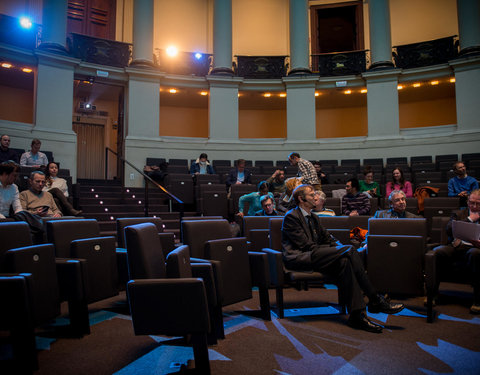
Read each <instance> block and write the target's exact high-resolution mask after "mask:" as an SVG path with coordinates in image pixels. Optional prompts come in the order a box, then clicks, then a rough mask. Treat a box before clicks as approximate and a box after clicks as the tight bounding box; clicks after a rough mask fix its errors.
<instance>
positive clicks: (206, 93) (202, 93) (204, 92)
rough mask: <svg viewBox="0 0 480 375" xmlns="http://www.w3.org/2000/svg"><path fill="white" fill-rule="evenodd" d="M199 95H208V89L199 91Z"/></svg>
mask: <svg viewBox="0 0 480 375" xmlns="http://www.w3.org/2000/svg"><path fill="white" fill-rule="evenodd" d="M200 95H202V96H207V95H208V91H202V92H200Z"/></svg>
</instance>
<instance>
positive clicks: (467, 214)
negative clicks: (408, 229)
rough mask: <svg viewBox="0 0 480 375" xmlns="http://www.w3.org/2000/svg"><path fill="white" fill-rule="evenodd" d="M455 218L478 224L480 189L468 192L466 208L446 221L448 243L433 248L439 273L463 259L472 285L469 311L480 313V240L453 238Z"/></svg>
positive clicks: (447, 271) (447, 270) (444, 272)
mask: <svg viewBox="0 0 480 375" xmlns="http://www.w3.org/2000/svg"><path fill="white" fill-rule="evenodd" d="M455 220H458V221H465V222H470V223H475V224H477V225H478V224H480V189H476V190H473V191H472V192H471V193H470V195H469V196H468V201H467V208H466V209H463V210H461V211H460V212H459V213H454V214H453V215H452V217H451V219H450V221H449V222H448V225H447V234H448V240H449V244H448V245H444V246H438V247H436V248H435V249H434V251H435V255H436V258H437V267H438V270H439V272H440V274H448V273H449V270H450V268H451V265H452V263H454V262H456V261H459V260H464V261H465V262H466V263H467V265H468V269H469V271H470V276H471V282H472V285H473V304H472V307H470V312H471V313H473V314H480V240H479V239H478V238H473V239H471V240H469V241H468V242H467V241H463V240H461V239H459V238H454V237H453V230H452V226H453V224H452V223H453V221H455ZM437 288H438V285H437Z"/></svg>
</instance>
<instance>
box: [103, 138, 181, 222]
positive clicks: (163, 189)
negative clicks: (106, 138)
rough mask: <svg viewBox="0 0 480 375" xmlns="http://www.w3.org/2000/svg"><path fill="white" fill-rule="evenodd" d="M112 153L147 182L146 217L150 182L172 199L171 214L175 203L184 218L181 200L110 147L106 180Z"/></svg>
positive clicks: (107, 148)
mask: <svg viewBox="0 0 480 375" xmlns="http://www.w3.org/2000/svg"><path fill="white" fill-rule="evenodd" d="M109 152H111V153H112V154H114V155H115V156H116V157H117V158H118V159H119V160H121V161H122V163H124V164H128V165H129V166H130V167H132V168H133V169H135V170H136V171H137V172H138V173H139V174H141V175H142V176H143V178H144V180H145V199H144V212H145V217H147V216H148V181H150V182H151V183H152V184H153V185H154V186H156V187H157V188H158V189H160V190H161V191H163V192H164V193H165V194H167V196H168V197H169V198H170V212H172V201H175V202H176V203H177V204H178V205H179V207H180V219H181V218H182V217H183V212H184V205H185V204H184V203H183V201H182V200H181V199H179V198H177V197H176V196H175V195H173V194H172V193H170V192H169V191H168V190H167V189H165V188H164V187H163V186H162V185H160V184H159V183H158V182H156V181H154V180H153V179H152V178H151V177H150V176H148V175H146V174H145V173H144V172H143V171H142V170H141V169H139V168H137V167H136V166H134V165H133V164H132V163H130V162H129V161H128V160H126V159H125V158H123V157H122V156H120V155H118V154H117V153H116V152H115V151H113V150H112V149H111V148H110V147H105V180H107V179H108V153H109ZM122 187H124V183H123V181H122Z"/></svg>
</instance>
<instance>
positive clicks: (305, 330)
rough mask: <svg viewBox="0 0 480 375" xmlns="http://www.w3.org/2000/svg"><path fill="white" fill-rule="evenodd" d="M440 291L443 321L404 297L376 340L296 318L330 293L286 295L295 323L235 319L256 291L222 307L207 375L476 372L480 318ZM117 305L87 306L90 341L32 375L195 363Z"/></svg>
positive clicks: (70, 345)
mask: <svg viewBox="0 0 480 375" xmlns="http://www.w3.org/2000/svg"><path fill="white" fill-rule="evenodd" d="M447 287H451V288H452V291H451V292H450V293H449V294H448V296H447V297H446V298H445V301H446V302H447V303H448V304H442V305H439V306H438V307H437V308H436V310H437V312H440V313H441V314H440V316H438V317H437V320H436V321H435V323H434V324H427V323H426V318H425V308H424V307H423V297H416V298H409V299H405V300H404V301H403V302H405V304H406V306H407V308H406V309H405V310H404V311H402V312H401V313H399V314H398V315H395V316H387V315H384V314H370V317H372V318H373V319H375V320H376V321H378V322H380V323H382V324H384V326H385V329H384V332H383V333H382V334H372V333H367V332H363V331H357V330H353V329H351V328H349V327H348V326H346V325H345V321H346V316H344V315H338V314H333V315H302V311H306V312H307V313H308V312H310V313H312V309H311V307H312V306H318V305H322V306H324V307H325V306H327V307H328V306H329V305H330V304H332V303H333V304H334V303H335V302H336V298H337V297H336V291H335V290H333V289H320V288H310V290H309V291H301V292H299V291H297V290H295V289H288V290H286V291H285V302H286V305H287V307H288V308H292V309H293V311H287V314H288V313H290V314H292V315H297V316H293V317H290V318H286V319H277V318H276V317H275V316H272V321H271V322H265V321H263V320H260V319H257V318H253V317H251V315H247V314H242V312H244V311H248V310H254V309H257V305H256V304H257V302H258V299H257V295H256V292H255V293H254V295H255V296H254V298H253V299H252V300H249V301H246V302H244V303H239V304H236V305H232V306H228V307H227V308H225V309H224V312H225V319H224V321H225V329H226V339H225V340H220V341H219V343H218V344H217V345H214V346H211V347H210V363H211V368H212V374H218V375H220V374H255V375H263V374H265V375H267V374H269V375H270V374H291V375H293V374H302V375H304V374H336V375H338V374H389V375H391V374H447V373H452V374H453V373H455V374H462V375H465V374H467V375H468V374H480V317H479V316H474V315H471V314H469V312H468V306H469V302H470V298H471V294H470V293H469V287H468V286H465V285H453V284H448V285H447ZM470 290H471V289H470ZM271 293H272V294H271V301H272V302H274V301H275V298H274V292H273V291H271ZM122 299H123V300H124V296H120V297H118V298H114V299H110V300H108V301H103V302H101V303H98V304H95V305H93V306H91V311H92V314H91V318H92V322H93V323H94V324H93V325H92V327H91V330H92V332H91V334H90V335H88V336H85V337H84V338H82V339H69V338H60V339H57V340H55V341H53V342H51V343H50V344H49V347H48V344H46V349H45V350H41V351H40V352H39V362H40V370H39V371H37V372H36V373H35V374H38V375H45V374H69V375H76V374H79V375H80V374H82V375H84V374H88V375H94V374H95V375H100V374H114V373H115V374H118V375H137V374H143V375H148V374H166V373H179V372H181V368H180V366H181V365H182V364H187V361H188V360H189V359H191V358H193V354H192V350H191V348H189V347H187V346H183V341H182V340H181V339H179V338H177V339H175V338H165V337H149V336H134V334H133V329H132V325H131V321H130V320H129V319H130V318H129V316H128V315H127V314H126V313H125V309H123V311H122V310H118V307H119V306H122V305H121V303H120V304H119V303H118V301H122ZM303 307H307V308H310V309H309V310H308V309H307V310H302V309H301V308H303ZM334 307H335V305H334ZM337 307H338V306H337ZM119 311H120V312H121V313H119ZM330 311H332V310H330ZM40 341H42V340H40Z"/></svg>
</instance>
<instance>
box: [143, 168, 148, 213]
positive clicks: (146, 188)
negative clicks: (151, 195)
mask: <svg viewBox="0 0 480 375" xmlns="http://www.w3.org/2000/svg"><path fill="white" fill-rule="evenodd" d="M143 180H144V181H145V199H144V201H143V204H144V212H145V217H148V180H147V179H146V178H145V177H144V178H143Z"/></svg>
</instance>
